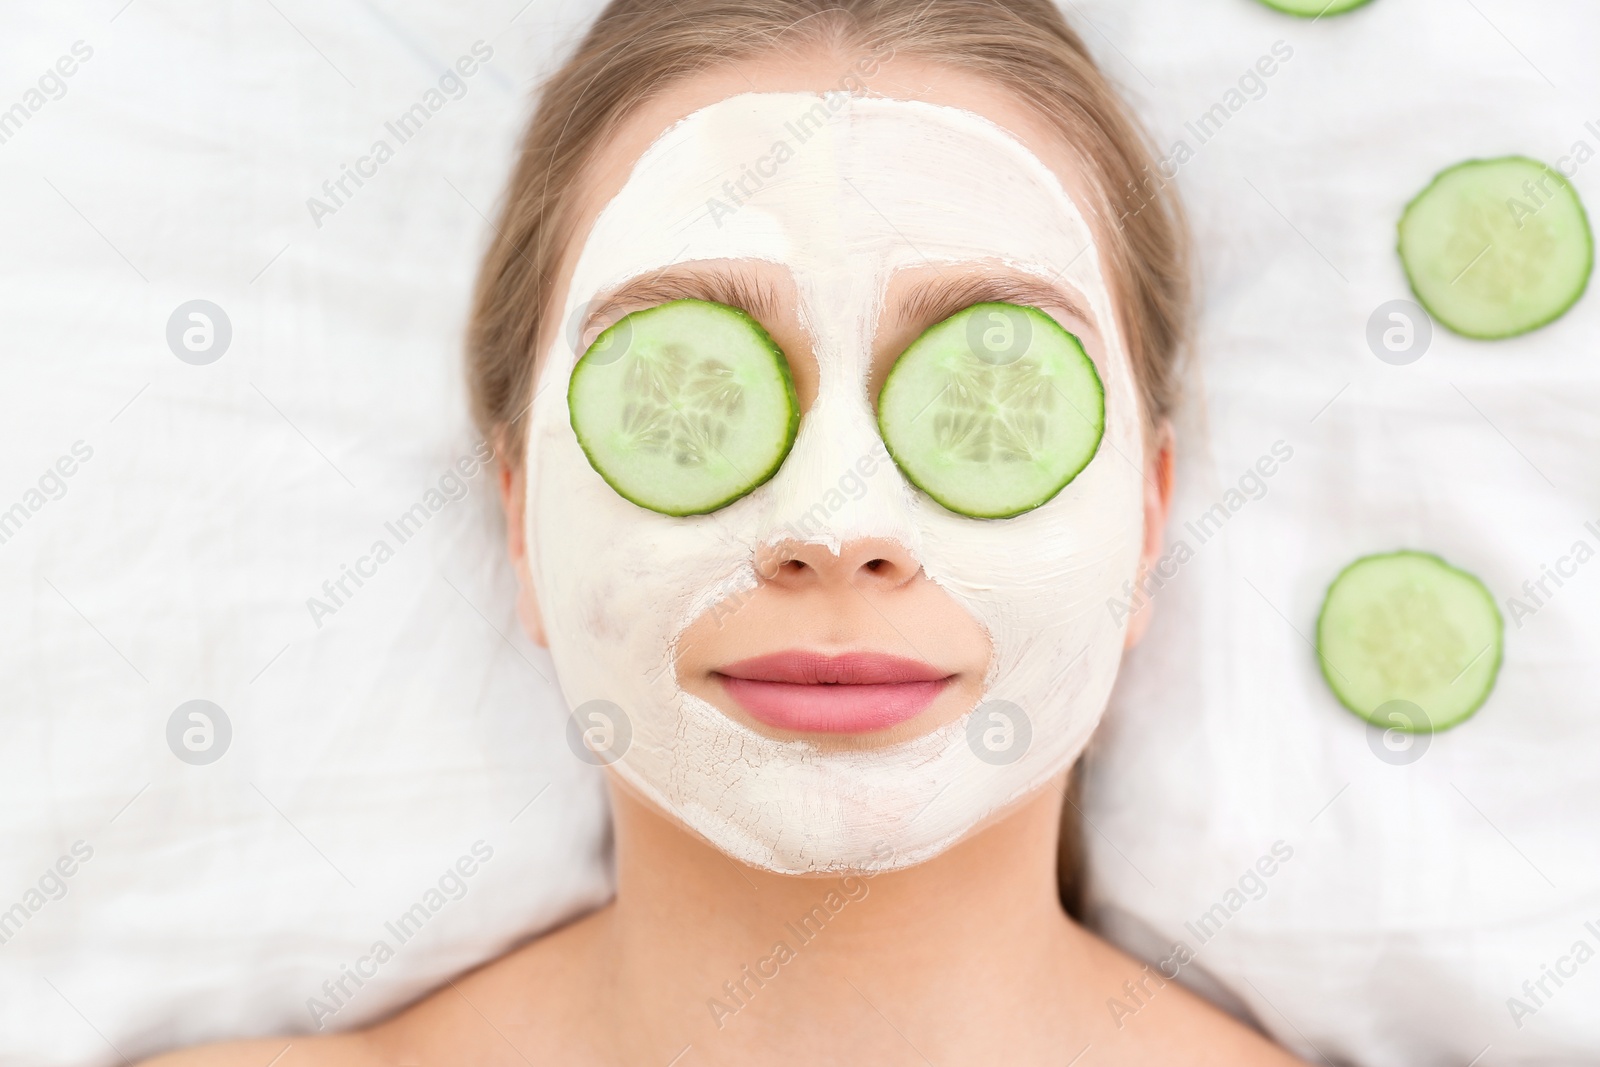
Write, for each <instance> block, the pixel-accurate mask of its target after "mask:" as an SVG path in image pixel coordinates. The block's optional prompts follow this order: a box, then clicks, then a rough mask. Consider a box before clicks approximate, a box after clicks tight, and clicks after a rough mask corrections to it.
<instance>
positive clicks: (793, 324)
mask: <svg viewBox="0 0 1600 1067" xmlns="http://www.w3.org/2000/svg"><path fill="white" fill-rule="evenodd" d="M882 59H883V57H881V56H880V57H873V56H862V57H847V58H846V59H845V60H844V61H843V62H842V64H838V65H835V61H824V60H822V59H816V60H812V61H809V62H799V61H795V62H794V63H793V65H791V66H788V67H784V66H781V65H775V64H764V65H761V66H747V67H745V68H741V69H739V70H730V71H724V72H720V73H716V74H711V75H706V76H703V77H700V78H698V79H696V80H694V81H692V82H689V83H686V84H684V85H682V86H680V87H677V88H676V89H674V90H673V91H672V92H671V93H668V94H665V95H663V96H662V97H659V98H657V99H656V100H654V101H653V102H652V103H651V104H650V105H649V106H648V107H647V108H645V109H644V110H643V111H641V112H639V113H637V114H635V115H634V116H633V117H632V119H631V120H630V122H629V123H628V124H627V125H626V127H625V128H624V129H623V130H622V131H620V132H619V134H618V135H617V136H615V137H614V138H613V139H612V140H611V141H609V142H608V143H607V144H606V145H604V146H603V147H602V149H601V151H600V153H599V156H598V157H597V160H596V165H595V168H594V170H593V172H592V177H591V184H590V186H589V192H588V194H587V196H586V203H585V208H584V211H583V213H582V215H581V220H582V221H581V224H580V225H579V227H578V229H577V231H576V232H577V233H578V235H579V236H578V238H577V239H576V242H575V245H574V247H573V248H572V249H571V250H570V251H569V255H568V258H567V262H566V266H565V267H564V269H563V273H562V277H561V278H560V279H558V280H557V287H556V293H557V299H556V303H555V309H556V311H557V312H558V314H559V323H560V328H559V329H552V330H550V331H549V336H547V337H546V338H544V339H543V341H542V342H541V351H540V356H539V359H540V363H541V367H540V374H539V382H538V392H537V394H536V396H535V398H534V400H533V405H532V409H531V418H530V431H529V439H528V449H527V463H526V474H525V478H526V483H525V484H526V502H525V510H524V511H523V512H522V514H521V516H520V518H521V520H522V522H521V524H520V525H521V526H522V527H523V528H522V529H520V530H519V529H517V526H518V525H519V524H518V523H516V522H515V521H514V522H513V542H514V545H513V552H514V554H517V555H519V557H520V558H519V572H520V573H521V574H522V577H523V581H524V586H525V592H526V593H527V601H526V602H527V605H528V616H529V617H530V618H531V617H533V616H538V617H540V618H542V625H541V624H540V623H539V622H535V623H534V628H535V630H536V631H538V630H541V629H542V631H543V632H544V633H546V634H548V639H549V645H550V648H551V652H552V655H553V657H554V659H555V663H556V668H557V671H558V674H559V676H560V681H561V686H562V689H563V691H564V693H565V695H566V697H567V699H568V701H569V702H570V704H571V705H572V706H573V707H574V709H576V713H575V718H576V721H577V725H578V729H579V730H591V728H593V729H592V730H591V732H590V737H591V739H599V740H601V741H603V742H604V743H605V744H606V745H607V746H608V748H607V750H606V751H604V752H601V753H600V754H599V758H600V759H601V760H602V761H603V762H606V763H607V764H608V765H609V766H610V767H611V769H612V771H613V772H614V773H616V774H617V775H619V776H620V777H621V778H622V779H623V781H624V782H626V783H627V784H628V785H629V786H631V787H633V788H634V789H635V790H637V791H638V792H639V793H641V794H642V795H643V796H644V797H646V798H647V799H648V800H650V801H652V802H653V803H655V804H656V805H658V806H659V807H661V808H662V809H664V810H665V811H666V812H668V813H670V814H671V815H673V816H675V817H676V818H677V819H679V820H680V821H681V822H683V823H684V824H685V825H687V826H688V827H689V828H691V829H693V830H694V831H696V832H698V833H699V834H701V835H702V836H704V837H705V838H707V839H708V840H709V841H710V842H711V843H712V844H714V845H716V846H717V847H719V848H721V849H722V850H723V851H725V852H727V853H728V854H730V855H731V856H733V857H734V858H736V859H739V860H741V861H743V862H746V863H750V864H753V865H755V866H759V867H764V868H768V869H771V870H777V871H784V872H793V873H810V872H823V871H834V870H848V869H860V868H865V867H877V868H882V867H884V866H889V867H898V866H905V865H908V864H911V863H916V862H919V861H921V860H923V859H926V858H928V857H929V856H932V855H934V854H936V853H937V852H939V851H941V850H943V849H944V848H947V847H948V846H949V845H951V844H953V843H954V842H955V841H956V840H958V839H959V838H960V837H962V836H963V835H964V834H966V833H968V832H969V831H971V830H972V829H973V828H974V827H975V826H977V825H978V824H980V823H982V822H983V821H984V820H986V819H988V818H990V817H992V816H994V815H996V814H997V813H999V812H1000V811H1002V810H1003V809H1004V808H1006V807H1007V806H1008V805H1010V804H1011V803H1013V802H1015V801H1017V800H1018V799H1020V798H1021V797H1023V796H1025V795H1027V794H1029V793H1031V792H1033V791H1035V790H1037V789H1038V788H1041V787H1042V786H1043V785H1044V784H1045V783H1046V782H1048V781H1049V780H1050V779H1052V778H1053V777H1055V776H1056V775H1058V774H1060V773H1061V772H1062V771H1063V770H1064V769H1065V768H1066V767H1067V766H1069V765H1070V764H1071V762H1072V760H1073V759H1075V758H1076V757H1077V755H1078V754H1079V752H1080V751H1081V750H1082V748H1083V745H1084V744H1085V743H1086V741H1087V740H1088V737H1089V734H1090V732H1091V731H1092V730H1093V728H1094V725H1095V723H1096V722H1097V721H1098V719H1099V716H1100V714H1101V711H1102V710H1103V708H1104V706H1105V702H1106V699H1107V696H1108V694H1109V691H1110V687H1111V683H1112V681H1113V679H1114V677H1115V674H1116V669H1117V665H1118V663H1119V661H1120V657H1121V652H1122V649H1123V646H1124V642H1125V640H1127V639H1128V636H1129V635H1128V633H1127V630H1126V622H1125V612H1121V611H1117V610H1114V609H1113V604H1115V603H1117V602H1119V601H1122V600H1123V599H1125V593H1124V585H1125V583H1127V582H1129V581H1131V580H1132V579H1134V577H1135V574H1136V570H1137V567H1138V564H1139V561H1140V558H1141V554H1142V553H1145V552H1149V551H1152V550H1153V546H1152V545H1147V544H1146V537H1145V531H1146V528H1147V524H1146V514H1145V512H1146V509H1147V507H1152V506H1154V507H1157V508H1159V505H1160V501H1159V499H1158V497H1159V494H1156V493H1153V492H1152V491H1151V490H1150V488H1149V485H1150V478H1149V476H1148V475H1147V471H1146V465H1147V462H1149V459H1148V457H1147V456H1146V454H1145V452H1146V450H1145V447H1144V443H1143V441H1144V437H1143V434H1142V432H1141V422H1140V417H1139V410H1138V400H1137V395H1138V393H1137V389H1136V386H1135V382H1134V379H1133V376H1132V370H1131V365H1130V362H1129V359H1128V355H1127V353H1126V351H1125V349H1124V346H1123V343H1122V340H1121V337H1120V333H1119V330H1118V327H1117V321H1116V318H1115V315H1114V310H1113V305H1112V298H1111V294H1110V292H1109V290H1108V286H1107V283H1106V280H1105V276H1104V274H1103V273H1102V265H1101V256H1100V254H1099V250H1098V247H1097V245H1096V243H1095V241H1094V235H1093V233H1092V231H1091V228H1090V226H1089V225H1088V224H1087V222H1086V221H1085V217H1084V213H1083V212H1082V211H1080V209H1079V207H1078V204H1079V203H1082V202H1084V201H1083V199H1082V198H1081V192H1082V190H1083V188H1084V186H1083V182H1082V176H1081V174H1080V172H1079V170H1078V169H1077V168H1076V167H1075V166H1074V164H1073V163H1072V162H1071V159H1070V155H1069V153H1067V152H1066V151H1064V150H1063V149H1061V148H1060V147H1059V146H1053V145H1052V141H1051V138H1050V136H1049V134H1048V133H1047V132H1045V131H1043V130H1041V129H1040V128H1039V126H1038V124H1037V122H1036V121H1034V120H1033V119H1031V117H1030V116H1029V115H1028V114H1027V113H1026V112H1025V111H1024V110H1023V109H1022V108H1021V106H1020V105H1019V104H1017V103H1015V102H1013V101H1011V100H1009V99H1007V98H1006V96H1005V95H1004V94H1003V93H1001V92H999V91H997V90H994V89H990V88H989V87H987V86H986V85H984V84H982V83H980V82H977V81H974V80H972V79H970V78H967V77H966V76H963V75H959V74H954V73H952V72H949V71H945V70H943V69H939V68H928V67H919V66H917V65H916V64H912V63H907V62H903V61H895V62H893V63H890V64H885V63H882ZM852 68H854V72H855V73H856V74H857V75H859V74H861V73H863V72H867V73H868V75H869V76H868V77H867V78H865V81H866V83H867V84H868V86H869V88H870V89H871V91H872V92H873V93H874V94H877V95H865V94H862V93H859V92H857V93H854V94H844V93H839V92H837V91H835V92H834V93H832V94H828V95H818V94H819V93H826V92H827V91H828V90H830V89H836V87H838V86H839V85H840V84H841V83H842V82H843V83H844V84H848V85H851V86H854V87H857V88H859V86H860V82H861V80H862V79H861V78H859V77H856V78H854V79H852V80H851V81H849V82H844V79H845V78H846V77H847V76H849V75H851V73H852ZM874 71H875V73H872V72H874ZM1074 190H1076V194H1075V192H1074ZM678 297H696V298H700V299H709V300H716V301H720V302H724V303H728V302H736V301H737V302H741V303H743V304H744V305H745V310H746V311H748V312H750V313H751V314H752V315H753V316H754V317H755V318H757V319H758V321H760V322H761V324H762V325H763V326H764V327H765V328H766V330H767V331H768V332H769V333H770V334H771V335H772V337H773V339H774V340H775V341H776V342H777V344H778V345H779V347H781V348H782V350H783V353H784V355H785V356H786V357H787V360H788V363H789V366H790V368H791V371H792V374H793V376H794V379H795V384H796V391H797V393H798V395H799V400H800V408H801V412H802V418H801V425H800V430H799V435H798V437H797V439H796V441H795V443H794V446H793V448H792V450H791V451H790V453H789V455H788V456H787V458H786V459H785V460H784V462H783V464H782V466H781V467H780V468H779V470H778V472H777V473H776V475H774V476H773V478H772V479H771V480H770V481H769V482H767V483H766V484H764V485H762V486H761V487H760V488H758V489H756V490H755V491H754V492H752V493H750V494H749V495H748V496H745V497H743V498H741V499H739V500H737V501H735V502H734V503H732V504H730V505H728V506H726V507H724V508H721V509H720V510H717V511H714V512H711V513H709V514H706V515H700V516H694V517H689V518H676V517H669V516H666V515H662V514H658V513H655V512H652V511H648V510H645V509H644V508H641V507H639V506H637V505H635V504H632V503H630V502H628V501H627V500H625V499H623V498H622V497H621V496H619V495H618V494H617V493H616V492H615V491H613V490H612V488H611V487H610V486H609V485H608V484H607V483H606V481H605V480H603V479H602V478H601V477H600V476H599V474H597V473H596V471H595V469H594V468H593V467H592V466H591V465H590V463H589V462H588V460H587V458H586V457H585V455H584V453H583V451H582V449H581V448H580V446H579V444H578V442H577V439H576V437H575V434H574V431H573V429H572V426H571V422H570V419H569V415H568V411H567V407H566V396H567V384H568V381H569V379H570V377H571V374H572V371H573V367H574V365H575V363H576V362H577V360H578V358H579V357H580V356H581V355H582V354H583V352H584V350H585V348H586V347H587V345H588V343H589V342H590V341H592V340H593V338H594V337H595V336H596V335H597V334H598V333H599V332H600V331H601V330H602V329H604V328H605V327H606V326H607V325H609V324H611V323H612V322H615V321H616V320H617V319H619V318H620V317H622V316H623V315H625V314H627V313H629V312H631V311H636V310H642V309H644V308H646V307H649V306H653V305H655V304H659V303H662V302H665V301H666V300H670V299H674V298H678ZM989 300H999V301H1005V302H1009V303H1017V304H1026V305H1031V306H1034V307H1037V308H1039V309H1040V310H1042V311H1044V312H1045V313H1046V314H1048V315H1050V316H1051V317H1052V318H1054V319H1055V320H1056V321H1057V322H1058V323H1060V325H1061V326H1063V327H1064V328H1065V329H1066V330H1068V331H1069V332H1071V333H1072V334H1074V335H1076V336H1077V337H1078V338H1079V339H1080V340H1081V342H1082V343H1083V346H1084V348H1085V350H1086V351H1087V352H1088V354H1089V356H1090V358H1091V359H1092V360H1093V361H1094V364H1095V368H1096V370H1097V372H1098V374H1099V377H1100V379H1101V381H1102V383H1103V384H1104V388H1105V434H1104V438H1103V440H1102V441H1101V443H1100V446H1099V449H1098V451H1097V453H1096V454H1095V456H1094V458H1093V459H1092V460H1091V461H1090V463H1089V465H1088V466H1087V467H1086V468H1085V469H1084V470H1083V471H1082V472H1081V473H1080V474H1079V475H1078V476H1077V477H1076V478H1075V479H1074V480H1073V481H1072V482H1071V483H1069V484H1068V485H1067V486H1066V488H1065V489H1063V490H1062V491H1061V492H1060V493H1059V494H1058V495H1057V496H1055V497H1054V498H1053V499H1051V500H1050V501H1049V502H1048V503H1045V504H1044V505H1042V506H1040V507H1037V508H1036V509H1034V510H1032V511H1029V512H1026V513H1024V514H1022V515H1018V516H1016V517H1014V518H1009V519H1000V520H983V519H973V518H967V517H964V516H961V515H958V514H955V513H953V512H951V511H947V510H945V509H944V508H942V507H941V506H940V505H939V504H937V503H935V502H934V501H932V500H931V499H929V498H928V497H927V496H925V495H923V494H922V493H920V492H919V491H918V490H916V489H915V488H913V487H912V486H911V485H910V484H909V483H908V482H907V481H906V479H905V478H904V476H903V475H902V474H901V472H900V470H899V469H898V468H897V467H896V466H895V464H894V462H893V461H892V460H891V459H890V458H889V456H888V455H887V453H886V451H885V449H884V445H883V442H882V441H881V440H880V438H879V435H878V427H877V422H876V416H875V404H876V400H877V396H878V392H879V390H880V389H881V388H882V385H883V382H884V380H885V377H886V375H887V374H888V373H889V371H890V369H891V367H892V366H893V365H894V362H895V360H896V358H897V357H898V356H899V355H900V353H901V352H903V351H904V350H905V349H906V347H907V345H909V344H910V343H911V342H912V341H913V340H914V339H915V338H916V337H917V336H918V335H919V334H920V333H921V332H922V331H923V330H924V329H926V328H927V327H929V326H931V325H933V324H934V323H935V322H937V321H940V320H942V319H943V318H946V317H948V316H949V315H950V314H952V313H954V312H956V311H958V310H959V309H961V308H963V307H966V306H968V305H971V304H974V303H979V302H982V301H989ZM1152 540H1153V539H1152ZM519 549H520V550H524V551H525V556H524V555H522V553H521V552H519Z"/></svg>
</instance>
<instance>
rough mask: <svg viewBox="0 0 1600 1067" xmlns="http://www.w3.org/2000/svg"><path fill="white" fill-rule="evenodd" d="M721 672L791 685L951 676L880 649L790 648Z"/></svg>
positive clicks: (935, 679)
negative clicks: (835, 651) (832, 651)
mask: <svg viewBox="0 0 1600 1067" xmlns="http://www.w3.org/2000/svg"><path fill="white" fill-rule="evenodd" d="M716 673H718V674H721V675H724V676H726V677H729V678H742V679H745V680H747V681H752V682H782V683H788V684H791V685H897V684H903V683H905V682H938V681H943V680H944V679H946V678H949V677H950V673H949V672H948V671H942V670H940V669H939V668H937V667H935V666H933V665H932V664H928V663H924V662H922V661H921V660H915V659H905V658H903V657H901V656H888V655H884V654H882V653H878V652H845V653H840V654H836V655H830V654H828V653H824V652H808V651H804V650H799V649H796V650H790V651H785V652H773V653H770V654H768V655H765V656H756V657H754V658H752V659H745V660H740V661H739V662H738V663H731V664H729V665H727V666H726V667H722V668H719V669H718V670H717V672H716Z"/></svg>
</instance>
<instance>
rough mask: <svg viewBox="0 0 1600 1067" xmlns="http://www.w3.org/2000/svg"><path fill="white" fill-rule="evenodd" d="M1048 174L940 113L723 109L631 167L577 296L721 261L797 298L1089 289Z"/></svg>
mask: <svg viewBox="0 0 1600 1067" xmlns="http://www.w3.org/2000/svg"><path fill="white" fill-rule="evenodd" d="M1055 162H1056V167H1055V168H1052V167H1051V166H1049V165H1047V164H1046V163H1045V162H1044V161H1043V160H1041V159H1040V158H1039V157H1038V156H1037V155H1035V154H1034V152H1033V151H1032V150H1031V148H1030V147H1029V146H1027V145H1025V144H1024V143H1023V142H1022V141H1021V140H1020V139H1019V138H1018V137H1017V136H1016V135H1015V134H1013V133H1011V132H1010V131H1009V130H1007V129H1004V128H1002V127H1001V126H999V125H998V124H997V123H995V122H993V121H991V120H990V119H988V118H986V117H984V116H981V115H978V114H976V113H975V112H973V111H970V110H967V109H965V108H959V107H954V106H951V105H948V104H941V103H934V102H930V101H925V100H905V99H895V98H884V97H864V96H857V95H850V94H845V93H832V94H817V93H809V92H758V93H745V94H740V95H737V96H733V97H729V98H726V99H723V100H719V101H715V102H713V103H710V104H707V105H705V106H703V107H701V108H699V109H698V110H695V111H693V112H691V113H690V114H688V115H687V116H685V117H684V118H682V119H680V120H678V121H676V122H675V123H673V124H672V125H671V126H669V127H668V128H666V129H665V131H664V132H661V133H660V135H659V136H658V137H657V138H656V139H655V140H654V141H653V142H652V143H650V144H649V146H648V147H647V148H646V149H645V150H644V151H643V153H642V155H640V156H639V158H638V159H637V161H636V162H634V163H633V165H632V166H631V168H630V169H629V171H628V174H627V178H626V180H625V182H624V183H623V184H622V186H621V188H620V190H619V191H618V192H617V194H616V195H615V197H614V198H613V199H612V200H611V201H610V202H609V203H608V204H607V205H606V206H605V208H604V209H603V210H602V211H601V212H600V214H599V217H598V218H597V219H596V221H595V223H594V227H593V229H592V231H591V233H590V234H589V239H588V240H587V242H586V243H585V247H584V251H583V254H582V255H581V257H580V259H579V262H578V265H577V269H576V271H575V276H574V278H573V282H574V285H573V292H572V294H571V295H572V296H573V298H574V299H575V300H580V301H581V300H583V299H586V297H587V296H588V295H592V294H593V293H594V292H595V291H598V290H599V289H600V288H603V287H606V286H608V285H614V284H617V283H619V282H622V281H625V280H626V279H627V277H628V276H630V274H637V273H641V272H644V271H648V270H650V269H654V268H659V267H661V266H665V265H667V264H669V263H674V262H684V261H693V260H699V259H720V258H730V259H736V258H756V259H767V260H772V261H775V262H779V263H782V264H784V265H785V266H787V267H788V268H789V269H790V270H791V271H793V272H794V274H795V276H796V280H797V282H798V283H799V284H800V285H801V287H802V288H806V289H812V288H818V287H821V288H826V283H827V282H828V281H830V280H832V281H834V282H835V283H837V284H848V285H852V286H856V287H859V285H860V284H861V282H862V281H863V280H864V279H863V278H862V277H861V275H862V274H863V273H866V274H880V275H881V274H884V273H886V272H887V271H891V270H894V269H897V268H901V267H908V266H915V265H918V264H922V263H941V262H962V261H969V260H974V259H989V260H1000V261H1004V262H1007V263H1009V264H1011V265H1012V266H1015V267H1018V268H1020V269H1023V270H1026V271H1028V272H1030V273H1040V274H1043V275H1045V276H1047V277H1056V276H1060V277H1061V278H1062V279H1063V280H1065V281H1068V282H1071V283H1074V284H1077V285H1078V286H1079V287H1080V288H1082V287H1083V284H1084V283H1085V282H1088V281H1090V279H1089V278H1088V277H1087V275H1090V274H1093V275H1098V263H1097V259H1098V257H1096V256H1093V255H1088V254H1086V253H1087V252H1088V250H1089V249H1090V248H1091V247H1092V244H1093V242H1092V236H1091V233H1090V229H1089V226H1088V224H1087V223H1086V221H1085V219H1084V215H1083V213H1082V212H1081V211H1080V210H1079V208H1078V206H1077V204H1076V202H1075V200H1074V198H1073V196H1072V195H1071V194H1070V193H1069V192H1068V191H1067V188H1066V186H1065V185H1064V184H1063V181H1062V176H1061V175H1060V174H1058V173H1057V170H1058V169H1059V168H1060V166H1061V162H1062V161H1061V160H1059V159H1058V160H1057V161H1055ZM1074 275H1076V276H1077V277H1074ZM847 276H853V277H847Z"/></svg>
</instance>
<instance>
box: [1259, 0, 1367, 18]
mask: <svg viewBox="0 0 1600 1067" xmlns="http://www.w3.org/2000/svg"><path fill="white" fill-rule="evenodd" d="M1261 2H1262V3H1263V4H1266V5H1267V6H1268V7H1270V8H1272V9H1273V10H1275V11H1282V12H1283V13H1284V14H1285V15H1298V16H1300V17H1301V18H1303V19H1314V18H1321V17H1322V16H1323V15H1342V14H1344V13H1345V12H1346V11H1354V10H1355V9H1356V8H1358V7H1364V6H1366V5H1367V4H1370V3H1372V0H1261Z"/></svg>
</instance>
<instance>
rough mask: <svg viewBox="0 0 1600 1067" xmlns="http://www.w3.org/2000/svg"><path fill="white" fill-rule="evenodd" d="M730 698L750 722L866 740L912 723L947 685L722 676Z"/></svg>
mask: <svg viewBox="0 0 1600 1067" xmlns="http://www.w3.org/2000/svg"><path fill="white" fill-rule="evenodd" d="M720 679H721V682H722V685H723V688H724V689H726V690H727V691H728V695H729V696H731V697H733V699H734V700H736V701H738V702H739V705H740V707H742V708H744V709H745V710H746V711H748V712H749V713H750V715H751V717H752V718H754V719H756V720H757V721H758V722H761V723H764V724H765V725H767V726H771V727H773V728H774V729H778V730H792V731H795V732H796V733H823V734H865V733H871V732H873V731H875V730H887V729H888V728H889V727H891V726H897V725H899V724H900V723H903V722H905V721H907V720H908V719H914V718H916V717H917V716H918V715H920V714H922V712H923V711H925V710H926V709H927V707H928V705H929V704H932V703H933V702H934V700H935V699H936V698H937V697H938V696H939V694H940V693H941V692H943V691H944V687H945V685H946V684H947V683H948V682H949V679H948V678H946V679H941V680H939V681H933V682H883V683H877V684H868V685H805V684H801V683H796V682H763V681H756V680H754V679H750V678H730V677H728V676H726V675H722V676H720Z"/></svg>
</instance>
